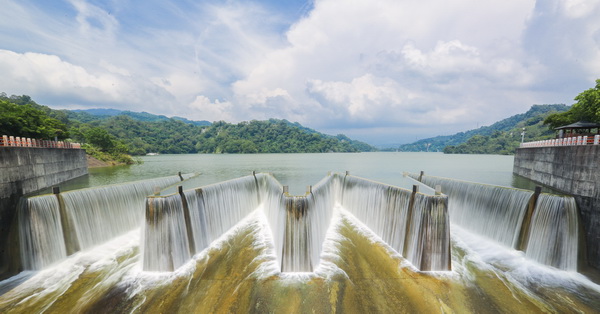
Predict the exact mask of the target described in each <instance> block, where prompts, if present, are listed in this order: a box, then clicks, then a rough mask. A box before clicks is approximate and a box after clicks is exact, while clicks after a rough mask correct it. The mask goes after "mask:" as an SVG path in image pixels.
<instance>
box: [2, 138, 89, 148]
mask: <svg viewBox="0 0 600 314" xmlns="http://www.w3.org/2000/svg"><path fill="white" fill-rule="evenodd" d="M0 147H38V148H64V149H80V148H81V145H80V144H79V143H71V142H64V141H47V140H36V139H31V138H25V137H18V136H7V135H2V138H0Z"/></svg>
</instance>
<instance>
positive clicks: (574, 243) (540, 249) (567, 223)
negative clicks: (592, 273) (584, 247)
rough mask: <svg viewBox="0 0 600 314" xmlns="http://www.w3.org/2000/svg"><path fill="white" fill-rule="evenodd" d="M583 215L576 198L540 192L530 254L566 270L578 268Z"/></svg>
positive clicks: (534, 218) (527, 251)
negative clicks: (580, 213) (578, 211)
mask: <svg viewBox="0 0 600 314" xmlns="http://www.w3.org/2000/svg"><path fill="white" fill-rule="evenodd" d="M578 219H579V215H578V214H577V204H576V203H575V199H574V198H572V197H561V196H556V195H549V194H542V195H540V197H539V199H538V201H537V205H536V209H535V211H534V214H533V217H532V219H531V226H532V227H531V232H530V234H529V241H528V243H527V250H526V256H527V257H529V258H531V259H534V260H536V261H538V262H540V263H543V264H546V265H550V266H553V267H556V268H560V269H564V270H573V271H576V270H577V257H578V256H577V254H578V246H579V241H578V240H579V239H578V237H579V235H578V231H579V221H578Z"/></svg>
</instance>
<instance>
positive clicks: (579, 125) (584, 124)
mask: <svg viewBox="0 0 600 314" xmlns="http://www.w3.org/2000/svg"><path fill="white" fill-rule="evenodd" d="M595 128H600V123H594V122H585V121H578V122H575V123H571V124H569V125H564V126H560V127H558V128H556V129H555V130H562V129H595Z"/></svg>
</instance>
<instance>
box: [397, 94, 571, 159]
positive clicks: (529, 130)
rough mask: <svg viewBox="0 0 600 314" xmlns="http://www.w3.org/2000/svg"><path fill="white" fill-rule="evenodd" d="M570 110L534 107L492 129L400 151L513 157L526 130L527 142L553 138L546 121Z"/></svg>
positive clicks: (435, 139) (407, 146)
mask: <svg viewBox="0 0 600 314" xmlns="http://www.w3.org/2000/svg"><path fill="white" fill-rule="evenodd" d="M568 108H569V107H568V106H565V105H561V104H559V105H533V106H532V107H531V108H530V109H529V110H528V111H527V112H526V113H523V114H518V115H514V116H512V117H509V118H506V119H504V120H501V121H498V122H496V123H494V124H492V125H490V126H483V127H480V128H478V129H474V130H469V131H466V132H460V133H457V134H454V135H448V136H437V137H433V138H428V139H423V140H419V141H417V142H414V143H412V144H405V145H401V146H400V147H399V149H400V150H401V151H427V150H428V151H434V152H435V151H444V152H446V153H474V154H476V153H481V154H512V153H514V150H515V148H516V147H518V144H519V143H520V141H521V132H522V130H523V127H525V128H526V130H525V140H526V141H533V140H539V139H545V138H550V137H552V136H553V134H554V132H553V131H551V130H549V129H548V128H547V127H544V126H543V125H542V120H543V119H544V118H545V117H546V116H548V115H550V114H551V113H555V112H563V111H566V110H567V109H568ZM474 137H475V138H474ZM471 139H472V140H471ZM469 141H470V142H469ZM481 145H483V146H481ZM446 147H448V148H446Z"/></svg>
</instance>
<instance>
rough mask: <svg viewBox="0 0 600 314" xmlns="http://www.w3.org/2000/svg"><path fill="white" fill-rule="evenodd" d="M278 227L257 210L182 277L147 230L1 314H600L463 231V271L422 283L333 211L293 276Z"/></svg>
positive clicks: (583, 282) (575, 279)
mask: <svg viewBox="0 0 600 314" xmlns="http://www.w3.org/2000/svg"><path fill="white" fill-rule="evenodd" d="M268 224H269V223H268V219H267V217H266V216H265V215H264V213H263V211H262V210H261V209H260V208H259V209H257V210H256V211H253V212H252V213H251V214H249V215H248V216H247V217H246V218H245V219H243V220H242V221H241V222H240V223H239V224H237V225H236V226H234V227H233V228H231V229H230V230H229V231H227V232H226V233H225V234H223V235H222V236H221V237H219V238H218V239H216V240H215V241H213V242H212V243H211V245H210V246H209V248H207V250H204V251H202V252H200V253H198V254H196V255H194V256H193V257H192V258H191V259H190V260H189V261H187V262H186V263H184V264H183V265H182V266H181V267H179V268H178V269H177V270H175V271H173V272H147V271H143V270H142V267H141V265H140V264H139V258H140V255H139V249H138V246H137V244H138V243H139V234H140V231H139V230H134V231H132V232H130V233H127V234H125V235H123V236H121V237H117V238H115V239H113V240H111V241H108V242H106V243H105V244H102V245H100V246H96V247H94V248H93V249H91V250H85V251H81V252H78V253H76V254H73V255H72V256H70V257H68V258H67V259H66V260H64V261H62V262H60V263H57V264H55V265H53V266H50V267H48V269H46V270H43V271H40V272H37V273H27V274H26V275H27V276H30V277H29V278H28V279H26V280H25V281H24V282H23V283H21V284H19V285H18V286H16V287H14V288H12V289H10V290H9V291H8V292H6V293H5V294H3V295H1V296H0V310H1V311H2V312H5V313H13V312H15V313H24V312H30V313H31V312H44V311H46V312H51V313H54V312H99V311H100V312H147V311H155V312H157V311H161V312H214V311H227V312H236V311H245V312H248V311H250V312H252V311H254V310H256V311H259V312H273V311H284V312H287V311H293V310H294V309H295V310H301V311H308V312H311V311H315V312H333V311H334V310H336V309H337V310H338V311H344V312H346V311H353V310H354V311H361V312H363V311H368V309H371V310H373V311H386V312H387V311H403V312H422V311H428V312H430V311H435V310H436V309H437V310H439V309H440V308H444V309H445V310H446V311H448V310H453V311H460V312H486V311H494V309H496V310H498V308H495V306H502V308H500V309H501V310H504V311H515V310H517V311H519V309H520V311H528V312H529V311H537V312H539V311H547V312H564V311H567V310H569V309H571V310H580V311H583V312H590V311H593V310H594V309H596V308H598V307H597V306H598V305H599V304H598V302H599V300H600V287H598V285H595V284H593V283H591V282H589V281H588V280H587V279H585V277H583V276H582V275H580V274H578V273H575V272H570V271H563V270H557V269H555V268H552V267H548V266H545V265H542V264H539V263H537V262H535V261H532V260H531V259H528V258H526V257H525V256H524V254H523V253H521V252H518V251H515V250H511V249H509V248H506V247H505V246H503V245H500V244H496V243H495V242H492V241H490V240H487V239H485V238H482V237H479V236H478V235H476V234H473V233H470V232H469V231H466V230H464V229H461V228H459V227H457V228H454V229H453V231H452V236H453V252H455V253H453V256H452V258H453V261H452V264H453V270H452V271H449V272H420V271H418V269H416V268H415V267H414V266H413V265H412V264H411V263H409V262H408V261H406V260H405V259H404V258H403V257H402V256H401V255H400V254H396V253H395V250H394V249H393V248H391V247H390V246H388V245H387V244H386V243H385V242H384V241H383V240H382V239H381V238H380V237H379V236H378V235H376V234H375V233H373V232H372V231H371V230H370V229H369V228H368V227H367V226H365V225H364V224H363V223H362V222H360V221H359V220H357V219H354V218H353V215H352V214H350V213H349V212H347V211H345V210H344V209H343V208H341V207H340V206H335V207H334V210H333V212H332V217H331V228H329V229H328V231H327V234H326V237H325V241H324V243H323V254H322V257H321V263H320V264H319V266H318V267H317V268H315V271H314V272H311V273H306V272H299V273H288V272H284V273H282V272H280V269H279V265H278V263H277V258H276V256H275V252H274V248H273V246H272V244H271V243H272V241H271V239H270V236H271V233H270V232H269V226H268ZM361 261H362V262H361ZM0 284H1V283H0ZM472 287H477V289H474V288H472ZM413 292H414V293H413ZM479 299H481V300H482V302H480V301H479ZM303 300H304V301H303Z"/></svg>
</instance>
